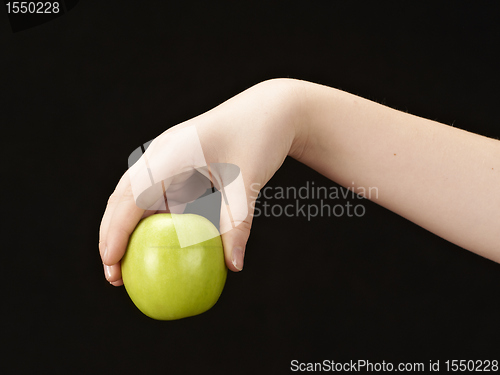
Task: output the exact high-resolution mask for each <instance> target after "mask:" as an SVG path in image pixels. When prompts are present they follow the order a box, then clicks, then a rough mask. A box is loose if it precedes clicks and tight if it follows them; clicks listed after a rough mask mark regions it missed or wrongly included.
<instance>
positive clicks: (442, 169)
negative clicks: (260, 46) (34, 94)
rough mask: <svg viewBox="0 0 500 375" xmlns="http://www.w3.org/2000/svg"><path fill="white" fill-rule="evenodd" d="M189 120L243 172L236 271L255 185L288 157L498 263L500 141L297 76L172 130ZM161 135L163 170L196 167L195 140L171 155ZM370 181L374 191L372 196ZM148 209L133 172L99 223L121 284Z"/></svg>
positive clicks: (234, 236) (231, 261) (159, 164)
mask: <svg viewBox="0 0 500 375" xmlns="http://www.w3.org/2000/svg"><path fill="white" fill-rule="evenodd" d="M191 126H192V127H194V128H196V131H197V134H198V136H199V141H200V144H201V146H202V148H203V154H204V157H205V159H206V162H207V164H210V163H232V164H235V165H237V166H238V167H239V168H240V170H241V172H242V176H243V180H244V184H245V189H246V193H247V196H246V201H245V198H244V197H243V198H242V199H241V202H238V203H237V206H240V207H241V206H242V205H243V206H244V205H248V212H249V214H248V216H247V218H246V219H245V220H244V221H243V222H242V223H241V224H239V225H238V226H236V228H235V229H232V230H230V231H228V232H226V233H223V234H222V241H223V244H224V252H225V256H226V264H227V266H228V267H229V268H230V269H231V270H233V271H237V270H241V268H242V267H243V257H244V252H245V246H246V242H247V240H248V236H249V235H250V228H251V223H252V218H253V215H252V213H253V211H252V207H253V203H254V201H255V198H256V197H255V195H254V194H253V193H255V188H254V187H255V186H257V187H259V189H260V188H262V187H263V186H264V185H265V184H266V183H267V182H268V180H269V179H270V178H271V177H272V176H273V174H274V173H275V172H276V170H277V169H278V168H279V167H280V165H281V163H282V162H283V161H284V159H285V158H286V156H287V155H290V156H292V157H294V158H296V159H297V160H299V161H301V162H303V163H305V164H307V165H309V166H310V167H312V168H314V169H315V170H317V171H318V172H320V173H322V174H324V175H325V176H327V177H328V178H330V179H332V180H334V181H336V182H338V183H340V184H341V185H344V186H346V187H353V186H354V189H355V191H356V192H360V188H365V190H366V192H367V194H366V196H367V198H371V199H372V200H374V201H375V202H377V203H379V204H381V205H382V206H384V207H387V208H388V209H390V210H392V211H394V212H396V213H398V214H400V215H402V216H404V217H406V218H408V219H409V220H411V221H413V222H415V223H416V224H418V225H420V226H422V227H424V228H426V229H428V230H430V231H431V232H433V233H435V234H437V235H439V236H441V237H443V238H445V239H447V240H449V241H451V242H453V243H455V244H457V245H459V246H462V247H464V248H466V249H468V250H471V251H473V252H475V253H478V254H480V255H482V256H484V257H487V258H490V259H492V260H495V261H497V262H500V141H498V140H494V139H489V138H486V137H482V136H480V135H476V134H472V133H468V132H465V131H463V130H459V129H455V128H453V127H450V126H446V125H443V124H440V123H437V122H434V121H430V120H426V119H423V118H420V117H416V116H413V115H410V114H407V113H403V112H399V111H396V110H394V109H391V108H388V107H385V106H383V105H380V104H377V103H374V102H371V101H369V100H366V99H362V98H360V97H357V96H354V95H351V94H348V93H345V92H342V91H339V90H336V89H332V88H329V87H325V86H320V85H316V84H312V83H308V82H304V81H297V80H289V79H279V80H271V81H266V82H264V83H262V84H259V85H256V86H254V87H252V88H250V89H248V90H246V91H244V92H243V93H241V94H239V95H237V96H235V97H234V98H231V99H230V100H228V101H226V102H225V103H223V104H221V105H220V106H218V107H216V108H214V109H213V110H211V111H208V112H207V113H204V114H202V115H200V116H198V117H195V118H194V119H191V120H189V121H186V122H185V123H183V124H179V125H177V126H176V127H174V128H173V129H172V130H175V129H181V128H183V127H191ZM155 142H156V147H155V149H156V150H157V152H156V153H155V152H151V153H150V155H149V163H150V165H154V166H155V171H154V172H155V174H158V175H162V174H165V176H168V175H172V176H173V175H174V174H175V173H173V172H175V171H179V172H180V171H185V170H186V168H188V167H190V165H188V164H189V163H187V164H186V162H185V161H186V160H189V155H190V152H191V150H189V147H181V148H180V150H182V152H184V153H185V155H184V156H186V157H181V156H182V155H179V153H177V152H174V154H172V155H170V154H169V152H170V151H171V150H174V149H176V148H175V147H172V146H173V145H172V142H175V140H173V139H172V135H171V134H169V131H166V132H165V133H163V134H161V135H160V136H158V137H157V138H156V139H155ZM177 146H178V145H177ZM181 146H182V145H181ZM177 148H178V147H177ZM148 152H149V149H148ZM165 155H166V156H165ZM145 175H147V173H146V174H145ZM148 181H149V180H148ZM146 182H147V181H146ZM179 188H181V187H179ZM369 188H376V193H374V192H373V190H372V191H371V194H370V190H369ZM150 213H151V212H150ZM145 214H147V211H146V212H145V210H144V208H139V207H138V206H137V205H136V204H135V199H134V195H133V194H132V188H131V183H130V178H129V176H128V173H126V174H125V175H124V176H123V177H122V179H121V180H120V182H119V183H118V185H117V187H116V189H115V192H114V193H113V194H112V195H111V197H110V200H109V202H108V206H107V207H106V211H105V213H104V216H103V219H102V223H101V228H100V243H99V249H100V252H101V257H102V260H103V264H104V270H105V274H106V278H107V279H108V280H109V281H110V282H111V283H112V284H113V285H121V284H122V280H121V271H120V259H121V258H122V256H123V255H124V254H125V251H126V247H127V242H128V237H129V235H130V234H131V233H132V231H133V230H134V228H135V226H136V225H137V223H138V222H139V220H140V219H141V217H144V215H145Z"/></svg>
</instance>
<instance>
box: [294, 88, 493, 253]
mask: <svg viewBox="0 0 500 375" xmlns="http://www.w3.org/2000/svg"><path fill="white" fill-rule="evenodd" d="M303 89H304V93H305V95H304V103H303V104H304V105H303V108H304V114H303V116H304V117H303V127H302V134H301V135H300V137H298V138H297V140H296V146H295V150H294V153H293V154H292V155H291V156H294V157H295V158H296V159H297V160H299V161H301V162H303V163H305V164H307V165H308V166H310V167H311V168H313V169H315V170H317V171H318V172H320V173H322V174H323V175H325V176H326V177H328V178H330V179H332V180H334V181H336V182H338V183H339V184H341V185H343V186H346V187H350V186H354V187H355V191H356V192H358V191H362V189H361V188H365V189H366V195H368V187H376V188H377V190H376V191H375V190H373V189H372V192H371V198H370V199H372V200H374V201H375V202H377V203H378V204H380V205H382V206H384V207H386V208H388V209H390V210H391V211H394V212H396V213H398V214H399V215H401V216H403V217H405V218H407V219H409V220H411V221H413V222H414V223H416V224H418V225H420V226H422V227H423V228H425V229H427V230H429V231H431V232H433V233H435V234H437V235H438V236H440V237H443V238H445V239H447V240H448V241H450V242H453V243H455V244H457V245H459V246H461V247H463V248H465V249H468V250H471V251H473V252H475V253H477V254H480V255H482V256H484V257H486V258H489V259H492V260H495V261H497V262H500V141H498V140H494V139H490V138H486V137H483V136H480V135H477V134H473V133H469V132H466V131H464V130H460V129H457V128H454V127H451V126H447V125H444V124H441V123H438V122H435V121H430V120H427V119H423V118H420V117H417V116H413V115H410V114H408V113H404V112H400V111H397V110H394V109H391V108H388V107H386V106H383V105H380V104H377V103H374V102H371V101H369V100H366V99H363V98H360V97H357V96H354V95H351V94H348V93H346V92H343V91H339V90H336V89H332V88H329V87H325V86H320V85H315V84H311V83H306V82H304V83H303ZM353 182H354V185H353V184H352V183H353ZM376 193H378V197H377V194H376ZM367 197H368V196H367Z"/></svg>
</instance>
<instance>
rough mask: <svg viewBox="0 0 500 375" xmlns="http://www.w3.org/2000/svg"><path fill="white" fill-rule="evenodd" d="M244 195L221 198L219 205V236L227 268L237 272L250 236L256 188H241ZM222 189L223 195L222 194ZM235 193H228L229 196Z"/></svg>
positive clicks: (240, 267)
mask: <svg viewBox="0 0 500 375" xmlns="http://www.w3.org/2000/svg"><path fill="white" fill-rule="evenodd" d="M243 191H244V192H245V193H246V196H245V197H243V196H241V195H238V196H237V197H238V199H225V198H224V197H223V199H222V202H221V203H222V205H221V216H220V218H221V231H220V232H221V233H222V234H221V237H222V244H223V246H224V256H225V259H226V265H227V268H229V269H230V270H231V271H234V272H238V271H241V270H242V269H243V260H244V257H245V249H246V245H247V241H248V237H249V236H250V229H251V227H252V220H253V216H254V210H255V200H256V199H257V196H258V195H257V194H255V192H257V193H258V190H255V189H253V188H251V189H250V188H249V187H248V185H247V186H246V188H243ZM224 193H225V192H224V191H223V195H224ZM235 197H236V195H233V194H229V198H235Z"/></svg>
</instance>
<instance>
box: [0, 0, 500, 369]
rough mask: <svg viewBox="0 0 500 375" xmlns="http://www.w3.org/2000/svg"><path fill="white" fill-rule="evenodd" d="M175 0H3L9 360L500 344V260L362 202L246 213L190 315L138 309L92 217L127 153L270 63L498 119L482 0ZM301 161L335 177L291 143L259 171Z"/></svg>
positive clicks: (252, 356)
mask: <svg viewBox="0 0 500 375" xmlns="http://www.w3.org/2000/svg"><path fill="white" fill-rule="evenodd" d="M178 3H179V2H173V1H154V2H153V1H150V2H149V1H148V2H133V1H116V0H115V1H80V3H79V4H78V5H77V6H76V7H75V8H74V9H73V10H71V11H70V12H68V13H67V14H66V15H64V16H62V17H59V18H57V19H55V20H53V21H50V22H48V23H46V24H43V25H40V26H38V27H34V28H31V29H28V30H25V31H22V32H18V33H13V32H12V30H11V28H10V25H9V23H8V20H7V15H6V12H5V9H2V10H1V11H0V43H1V52H0V54H1V59H0V83H1V85H0V99H1V102H0V103H1V104H0V123H1V129H2V155H3V156H2V208H3V225H2V253H1V261H0V267H1V270H0V271H1V278H2V282H1V285H2V293H1V300H2V320H1V322H2V332H1V340H2V342H3V343H6V344H7V347H8V350H7V351H5V349H4V350H3V352H2V356H5V358H4V360H2V363H1V367H2V368H3V369H2V373H62V374H70V373H92V374H96V373H107V374H110V373H171V374H182V373H186V374H193V373H218V374H225V373H228V374H233V373H235V374H255V373H276V374H278V373H287V372H289V369H290V361H291V360H293V359H297V360H299V361H301V362H307V361H321V360H324V359H333V360H336V361H348V360H358V359H370V360H373V361H375V360H378V361H381V360H385V361H392V362H398V361H416V362H424V363H426V364H427V363H428V362H429V360H437V359H441V360H446V359H498V357H499V356H498V353H499V352H500V350H499V337H500V319H499V298H498V296H499V287H500V266H499V265H498V264H496V263H494V262H492V261H489V260H486V259H483V258H481V257H479V256H477V255H475V254H473V253H470V252H468V251H465V250H463V249H461V248H459V247H457V246H455V245H453V244H450V243H448V242H447V241H445V240H443V239H441V238H438V237H437V236H435V235H433V234H431V233H429V232H427V231H425V230H423V229H421V228H420V227H418V226H416V225H415V224H412V223H411V222H409V221H407V220H405V219H403V218H401V217H399V216H397V215H395V214H393V213H391V212H389V211H387V210H386V209H384V208H381V207H379V206H377V205H376V204H373V203H371V202H369V201H363V205H364V206H365V208H366V215H365V216H364V217H362V218H348V217H342V218H316V219H313V220H311V221H310V222H308V221H307V219H306V218H304V217H297V218H287V217H280V218H272V217H269V218H265V217H259V218H256V219H255V220H254V226H253V230H252V235H251V238H250V241H249V243H248V247H247V254H246V258H245V269H244V271H243V272H242V273H240V274H230V275H229V277H228V280H227V284H226V287H225V290H224V292H223V294H222V296H221V298H220V300H219V302H218V303H217V304H216V306H215V307H214V308H212V309H211V310H210V311H208V312H207V313H205V314H202V315H200V316H197V317H194V318H189V319H185V320H180V321H173V322H159V321H154V320H152V319H149V318H147V317H146V316H144V315H142V314H141V313H140V312H139V311H138V310H137V309H136V308H135V307H134V306H133V304H132V302H131V301H130V300H129V298H128V296H127V294H126V291H125V290H124V288H114V287H112V286H110V285H109V284H108V283H107V282H106V280H105V279H104V275H103V271H102V265H101V262H100V257H99V254H98V248H97V243H98V229H99V224H100V219H101V216H102V213H103V211H104V208H105V205H106V201H107V198H108V196H109V194H110V193H111V192H112V190H113V188H114V186H115V184H116V183H117V181H118V179H119V177H120V176H121V174H122V173H123V172H124V171H125V170H126V168H127V157H128V155H129V154H130V152H132V151H133V150H134V149H135V148H136V147H138V146H139V145H140V144H141V143H144V142H146V141H148V140H150V139H152V138H154V137H156V136H157V135H158V134H160V133H161V132H163V131H164V130H165V129H166V128H168V127H170V126H173V125H175V124H177V123H179V122H181V121H184V120H187V119H189V118H191V117H193V116H196V115H198V114H200V113H202V112H204V111H206V110H208V109H210V108H212V107H214V106H216V105H218V104H219V103H221V102H222V101H224V100H226V99H228V98H230V97H231V96H233V95H235V94H237V93H239V92H241V91H243V90H245V89H246V88H248V87H250V86H252V85H253V84H256V83H258V82H260V81H263V80H265V79H269V78H275V77H292V78H299V79H304V80H309V81H313V82H317V83H322V84H325V85H330V86H333V87H337V88H340V89H343V90H346V91H348V92H351V93H354V94H357V95H360V96H363V97H365V98H368V99H371V100H375V101H378V102H381V103H384V104H386V105H389V106H391V107H394V108H397V109H400V110H404V111H408V112H410V113H413V114H416V115H419V116H422V117H426V118H430V119H433V120H437V121H440V122H443V123H446V124H454V126H456V127H460V128H463V129H466V130H469V131H472V132H476V133H480V134H483V135H486V136H490V137H494V138H498V137H499V136H500V127H499V123H498V94H497V92H498V91H497V88H498V86H499V84H500V80H499V75H498V66H499V65H500V61H499V58H498V55H497V54H496V52H497V51H498V46H499V45H500V34H499V30H500V26H499V22H498V14H499V12H498V7H497V6H496V4H497V3H496V2H494V1H491V2H465V3H458V2H454V3H450V4H449V5H436V4H432V5H430V4H428V5H425V4H424V3H421V2H411V3H410V2H393V3H387V2H383V3H381V2H371V3H368V4H367V3H364V2H363V3H362V2H337V1H329V2H306V1H303V2H289V1H275V2H266V3H264V5H262V4H259V3H256V2H231V3H229V2H228V3H215V2H208V1H198V2H194V1H184V2H182V4H183V5H179V4H178ZM409 173H411V172H409ZM307 181H309V182H311V181H314V182H315V185H316V186H327V187H328V186H336V185H335V184H334V183H333V182H331V181H329V180H327V179H325V178H324V177H322V176H320V175H318V174H317V173H316V172H314V171H312V170H310V169H308V168H307V167H305V166H303V165H301V164H299V163H297V162H296V161H294V160H287V162H286V163H285V164H284V166H283V167H282V168H281V169H280V170H279V171H278V172H277V173H276V175H275V177H274V178H273V179H272V180H271V182H270V183H269V185H270V186H296V187H300V186H304V185H305V184H306V182H307ZM351 201H352V200H351ZM275 203H276V202H275ZM305 203H307V202H305ZM311 203H317V202H315V201H311ZM339 203H340V204H344V203H346V202H345V201H343V200H342V199H341V200H339ZM4 348H5V346H4ZM441 366H442V367H443V366H444V364H443V363H442V364H441ZM3 370H7V371H3Z"/></svg>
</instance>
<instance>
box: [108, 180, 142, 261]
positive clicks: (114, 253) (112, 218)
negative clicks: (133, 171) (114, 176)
mask: <svg viewBox="0 0 500 375" xmlns="http://www.w3.org/2000/svg"><path fill="white" fill-rule="evenodd" d="M144 211H145V210H144V209H142V208H140V207H138V206H137V205H136V203H135V200H134V196H133V194H132V188H131V186H130V179H129V175H128V173H125V174H124V175H123V176H122V178H121V179H120V182H119V183H118V185H117V187H116V189H115V192H114V193H113V194H112V195H111V197H110V200H109V201H108V207H107V208H106V211H105V212H104V216H103V219H102V222H101V230H100V233H101V241H100V245H99V248H100V251H101V258H102V261H103V263H104V264H106V265H109V266H111V265H113V264H116V263H118V262H119V261H120V259H121V258H122V257H123V255H124V254H125V250H126V249H127V244H128V239H129V237H130V234H131V233H132V232H133V230H134V229H135V227H136V226H137V223H138V222H139V221H140V220H141V218H142V216H143V214H144Z"/></svg>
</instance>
